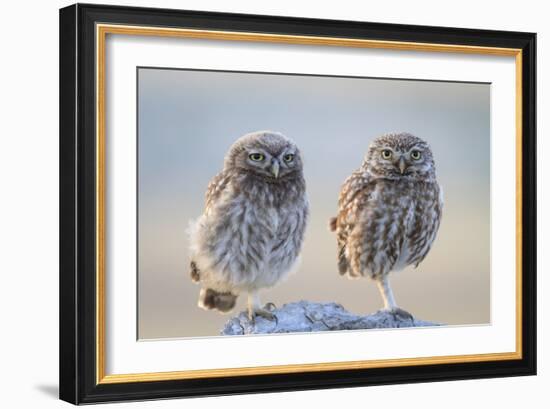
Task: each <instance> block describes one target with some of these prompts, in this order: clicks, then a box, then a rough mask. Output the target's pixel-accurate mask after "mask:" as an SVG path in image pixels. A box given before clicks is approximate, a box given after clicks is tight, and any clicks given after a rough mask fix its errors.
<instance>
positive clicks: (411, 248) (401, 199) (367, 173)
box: [330, 133, 443, 308]
mask: <svg viewBox="0 0 550 409" xmlns="http://www.w3.org/2000/svg"><path fill="white" fill-rule="evenodd" d="M417 156H418V158H417ZM442 208H443V200H442V191H441V188H440V186H439V184H438V182H437V180H436V174H435V163H434V159H433V154H432V152H431V150H430V147H429V146H428V144H427V143H426V142H425V141H423V140H422V139H420V138H418V137H416V136H414V135H411V134H408V133H396V134H386V135H383V136H381V137H379V138H377V139H375V140H374V141H373V142H372V144H371V145H370V146H369V149H368V152H367V154H366V156H365V159H364V161H363V163H362V165H361V167H360V168H359V169H357V170H356V171H354V172H353V173H352V174H351V175H350V176H349V177H348V178H347V179H346V181H345V182H344V184H343V185H342V188H341V191H340V197H339V201H338V215H337V217H335V218H333V219H331V221H330V227H331V230H334V231H336V235H337V249H338V250H337V257H338V270H339V271H340V273H341V274H347V275H348V276H349V277H351V278H355V277H361V276H368V277H371V278H373V279H376V280H378V281H379V282H380V283H381V285H382V284H383V286H382V287H383V288H386V287H387V291H385V290H384V292H385V294H383V296H384V300H385V306H386V307H387V308H397V307H396V305H394V304H395V303H394V302H393V295H392V294H391V289H390V288H389V284H388V281H387V275H388V274H389V273H390V272H391V271H397V270H401V269H402V268H404V267H406V266H408V265H414V266H415V267H416V266H418V265H419V264H420V263H421V262H422V260H424V258H425V257H426V255H427V254H428V252H429V251H430V249H431V246H432V244H433V242H434V240H435V237H436V234H437V231H438V229H439V225H440V221H441V212H442ZM382 287H381V288H382ZM392 304H393V305H392Z"/></svg>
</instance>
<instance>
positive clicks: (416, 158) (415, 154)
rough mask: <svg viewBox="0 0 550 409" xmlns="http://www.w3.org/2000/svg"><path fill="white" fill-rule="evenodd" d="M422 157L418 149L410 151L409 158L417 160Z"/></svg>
mask: <svg viewBox="0 0 550 409" xmlns="http://www.w3.org/2000/svg"><path fill="white" fill-rule="evenodd" d="M421 157H422V155H421V153H420V151H412V152H411V158H413V159H414V160H419V159H420V158H421Z"/></svg>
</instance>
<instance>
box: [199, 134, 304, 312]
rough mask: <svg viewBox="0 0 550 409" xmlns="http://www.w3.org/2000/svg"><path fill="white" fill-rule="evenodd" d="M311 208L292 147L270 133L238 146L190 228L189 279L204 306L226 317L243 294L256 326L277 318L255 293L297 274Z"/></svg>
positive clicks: (298, 156)
mask: <svg viewBox="0 0 550 409" xmlns="http://www.w3.org/2000/svg"><path fill="white" fill-rule="evenodd" d="M308 208H309V205H308V200H307V197H306V184H305V180H304V175H303V163H302V157H301V154H300V150H299V149H298V147H297V146H296V144H295V143H294V142H293V141H291V140H290V139H288V138H287V137H285V136H284V135H282V134H280V133H277V132H271V131H259V132H253V133H250V134H247V135H244V136H242V137H240V138H239V139H237V140H236V141H235V142H234V143H233V145H232V146H231V148H230V149H229V152H227V154H226V156H225V159H224V164H223V170H222V171H221V172H220V173H218V174H217V175H216V176H215V177H214V178H213V179H212V180H211V181H210V183H209V185H208V188H207V190H206V204H205V209H204V212H203V214H202V215H201V216H200V217H199V218H198V219H197V220H196V221H195V222H193V223H192V225H191V229H190V243H191V246H190V247H191V248H190V254H191V262H190V267H191V268H190V269H191V279H192V280H193V281H195V282H197V283H199V284H200V285H201V290H200V293H199V302H198V305H199V307H201V308H203V309H206V310H217V311H219V312H222V313H227V312H229V311H231V310H232V309H233V307H234V306H235V303H236V300H237V297H238V296H239V294H241V293H242V292H246V293H247V295H248V315H249V317H250V319H251V320H254V319H255V317H256V316H261V317H264V318H266V319H270V320H273V319H276V317H275V316H274V315H273V314H272V312H271V311H270V310H269V308H266V307H265V306H262V304H261V303H260V298H259V295H258V292H259V291H260V290H261V289H265V288H269V287H272V286H274V285H275V284H277V283H279V282H280V281H281V280H283V279H284V278H285V276H286V275H287V274H288V273H289V272H290V271H292V270H293V267H294V266H295V264H296V262H297V260H298V256H299V254H300V250H301V247H302V242H303V239H304V232H305V228H306V224H307V220H308Z"/></svg>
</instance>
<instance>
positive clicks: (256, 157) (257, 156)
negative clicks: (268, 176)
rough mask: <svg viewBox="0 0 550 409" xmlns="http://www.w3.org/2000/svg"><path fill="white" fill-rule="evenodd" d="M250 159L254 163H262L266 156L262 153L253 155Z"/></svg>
mask: <svg viewBox="0 0 550 409" xmlns="http://www.w3.org/2000/svg"><path fill="white" fill-rule="evenodd" d="M248 157H249V158H250V160H253V161H254V162H261V161H263V160H264V159H265V156H264V155H263V154H262V153H251V154H250V155H248Z"/></svg>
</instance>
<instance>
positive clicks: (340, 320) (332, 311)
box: [221, 301, 441, 335]
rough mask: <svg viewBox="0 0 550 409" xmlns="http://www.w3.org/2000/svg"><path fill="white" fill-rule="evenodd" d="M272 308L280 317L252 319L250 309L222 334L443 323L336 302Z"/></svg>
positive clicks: (305, 302)
mask: <svg viewBox="0 0 550 409" xmlns="http://www.w3.org/2000/svg"><path fill="white" fill-rule="evenodd" d="M272 312H273V313H274V314H275V316H276V317H277V320H274V321H270V320H267V319H265V318H262V317H256V319H255V320H254V321H251V320H250V319H249V318H248V315H247V313H246V312H241V313H240V314H238V315H237V316H235V317H233V318H231V319H230V320H229V321H228V322H227V323H226V324H225V326H224V328H223V329H222V331H221V335H246V334H276V333H288V332H314V331H339V330H354V329H371V328H405V327H426V326H436V325H441V324H438V323H434V322H429V321H423V320H420V319H417V318H413V319H410V318H407V317H404V316H401V315H395V314H392V313H390V312H387V311H377V312H375V313H373V314H369V315H356V314H353V313H351V312H349V311H347V310H346V309H345V308H344V307H342V306H341V305H340V304H336V303H314V302H309V301H299V302H293V303H289V304H285V305H283V306H282V307H280V308H275V309H273V310H272Z"/></svg>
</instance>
